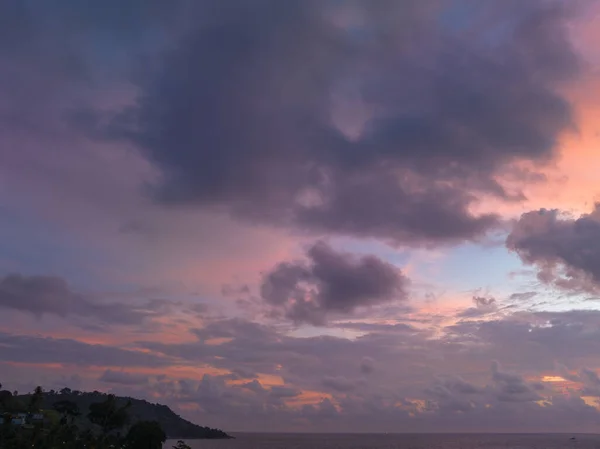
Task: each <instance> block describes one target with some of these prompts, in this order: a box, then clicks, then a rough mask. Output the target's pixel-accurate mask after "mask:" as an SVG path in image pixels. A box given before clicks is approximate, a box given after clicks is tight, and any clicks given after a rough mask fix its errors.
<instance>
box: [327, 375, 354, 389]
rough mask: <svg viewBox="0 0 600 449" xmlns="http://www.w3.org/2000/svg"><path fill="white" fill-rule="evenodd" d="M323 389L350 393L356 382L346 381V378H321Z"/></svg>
mask: <svg viewBox="0 0 600 449" xmlns="http://www.w3.org/2000/svg"><path fill="white" fill-rule="evenodd" d="M322 384H323V386H324V387H327V388H330V389H332V390H335V391H337V392H341V393H343V392H348V391H352V390H354V389H355V388H356V382H355V381H353V380H351V379H347V378H346V377H343V376H336V377H332V376H327V377H325V378H323V382H322Z"/></svg>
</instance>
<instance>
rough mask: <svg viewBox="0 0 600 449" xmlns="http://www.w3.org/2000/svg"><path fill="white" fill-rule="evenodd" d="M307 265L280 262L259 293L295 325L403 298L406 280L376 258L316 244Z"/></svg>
mask: <svg viewBox="0 0 600 449" xmlns="http://www.w3.org/2000/svg"><path fill="white" fill-rule="evenodd" d="M306 256H307V259H308V261H306V262H304V261H303V262H281V263H280V264H278V265H277V266H276V267H275V268H274V269H273V270H272V271H270V272H269V273H267V274H266V275H265V276H264V278H263V282H262V286H261V295H262V298H263V299H264V300H265V301H266V303H268V304H270V305H271V306H273V307H275V308H279V309H282V310H283V311H284V314H285V316H286V317H287V318H289V319H292V320H293V321H295V322H296V323H303V322H306V323H310V324H313V325H323V324H324V323H325V322H326V319H327V316H328V315H330V314H338V315H339V314H351V313H352V312H353V311H354V310H355V309H357V308H359V307H366V306H370V305H375V304H380V303H383V302H388V301H393V300H398V301H402V300H405V299H406V298H407V287H408V279H407V278H406V277H405V276H404V275H403V274H402V272H401V271H400V270H399V269H398V268H396V267H395V266H393V265H391V264H390V263H388V262H385V261H383V260H381V259H379V258H377V257H375V256H361V257H357V256H354V255H352V254H349V253H344V252H337V251H335V250H334V249H333V248H331V247H330V246H329V245H328V244H327V243H325V242H322V241H319V242H317V243H315V244H314V245H313V246H312V247H310V248H309V249H308V251H307V253H306Z"/></svg>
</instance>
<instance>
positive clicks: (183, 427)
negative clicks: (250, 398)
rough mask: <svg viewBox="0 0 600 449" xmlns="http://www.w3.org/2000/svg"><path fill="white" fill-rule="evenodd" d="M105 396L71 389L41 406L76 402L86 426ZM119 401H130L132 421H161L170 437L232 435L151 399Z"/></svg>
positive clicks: (81, 422)
mask: <svg viewBox="0 0 600 449" xmlns="http://www.w3.org/2000/svg"><path fill="white" fill-rule="evenodd" d="M28 396H29V395H22V396H20V398H21V399H23V400H25V401H26V400H27V398H28ZM105 399H106V394H104V393H99V392H93V393H86V392H79V391H70V390H68V389H64V390H61V391H60V392H46V393H45V395H44V400H43V404H42V408H44V409H52V406H53V404H55V403H57V402H59V401H71V402H74V403H75V404H77V406H78V407H79V410H80V412H81V415H80V418H79V419H77V420H76V424H77V425H78V427H80V428H81V427H86V426H88V425H89V424H87V421H86V420H85V419H84V418H85V416H86V415H87V413H88V411H89V407H90V405H91V404H93V403H96V402H102V401H104V400H105ZM116 399H117V403H118V404H119V405H124V404H126V403H127V401H131V408H130V409H129V410H128V413H129V416H130V417H131V422H130V424H134V423H136V422H138V421H158V422H159V423H160V425H161V427H162V428H163V430H164V431H165V433H166V434H167V436H168V438H170V439H219V438H221V439H223V438H232V437H230V436H229V435H227V434H226V433H225V432H223V431H222V430H219V429H211V428H209V427H202V426H199V425H196V424H194V423H191V422H190V421H187V420H185V419H183V418H182V417H180V416H179V415H177V414H176V413H175V412H174V411H173V410H171V409H170V408H169V407H167V406H166V405H161V404H153V403H151V402H148V401H145V400H142V399H134V398H129V397H119V396H117V398H116Z"/></svg>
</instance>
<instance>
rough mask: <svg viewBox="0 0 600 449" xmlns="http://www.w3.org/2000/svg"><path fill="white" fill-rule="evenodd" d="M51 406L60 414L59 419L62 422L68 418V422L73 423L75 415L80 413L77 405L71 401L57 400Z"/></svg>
mask: <svg viewBox="0 0 600 449" xmlns="http://www.w3.org/2000/svg"><path fill="white" fill-rule="evenodd" d="M52 407H53V408H54V410H56V411H57V412H58V413H60V414H61V415H62V420H61V421H63V423H66V422H67V420H69V421H70V423H73V420H74V419H75V417H76V416H79V415H80V414H81V413H80V412H79V406H78V405H77V404H76V403H75V402H73V401H66V400H65V401H58V402H55V403H54V405H53V406H52Z"/></svg>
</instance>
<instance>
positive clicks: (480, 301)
mask: <svg viewBox="0 0 600 449" xmlns="http://www.w3.org/2000/svg"><path fill="white" fill-rule="evenodd" d="M473 303H475V307H469V308H468V309H465V310H463V311H462V312H459V313H458V314H457V316H458V317H459V318H478V317H481V316H484V315H488V314H490V313H494V312H496V311H497V310H498V306H497V305H496V299H495V298H486V297H483V296H473Z"/></svg>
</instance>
